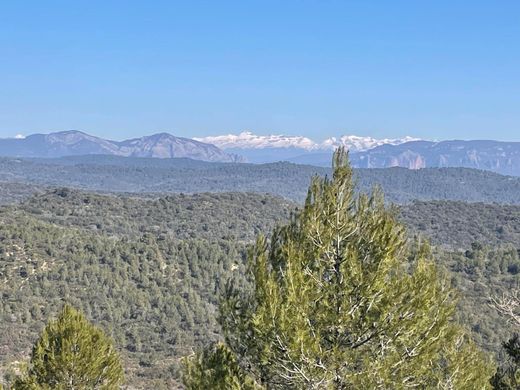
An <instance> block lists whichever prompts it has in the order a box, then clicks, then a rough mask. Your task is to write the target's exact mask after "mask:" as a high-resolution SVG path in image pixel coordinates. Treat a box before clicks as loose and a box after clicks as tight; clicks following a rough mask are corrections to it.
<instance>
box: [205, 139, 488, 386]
mask: <svg viewBox="0 0 520 390" xmlns="http://www.w3.org/2000/svg"><path fill="white" fill-rule="evenodd" d="M414 248H415V249H414ZM249 260H250V282H251V285H252V291H244V290H240V289H236V288H234V287H233V286H232V285H229V286H228V289H227V292H226V296H225V299H224V300H223V303H222V305H221V317H220V321H221V325H222V327H223V329H224V333H225V339H226V344H227V347H228V348H229V349H230V350H231V351H232V352H233V353H234V354H235V356H236V359H237V362H238V363H239V364H240V366H241V368H242V370H243V372H244V375H246V374H247V377H248V378H251V379H254V380H255V382H257V383H262V384H263V385H264V386H265V387H266V388H269V389H277V388H278V389H291V388H292V389H351V388H355V389H369V388H374V389H376V388H379V389H390V388H391V389H400V388H446V389H479V388H486V387H489V384H488V383H489V377H490V375H491V373H490V369H491V367H490V366H489V364H487V361H486V360H484V358H483V357H482V356H481V354H480V352H479V351H478V350H477V349H476V347H475V346H474V345H473V344H472V342H471V341H470V340H469V339H468V336H467V335H466V334H465V332H464V331H463V330H462V329H461V328H460V327H458V326H457V325H456V324H454V323H453V321H452V318H453V313H454V310H455V297H454V295H455V294H454V291H453V290H452V289H451V288H450V286H449V285H448V283H447V282H446V281H445V279H444V278H443V277H442V275H441V273H440V272H439V271H438V270H437V268H436V267H435V265H434V264H433V262H432V259H431V254H430V250H429V247H428V245H427V244H426V243H417V244H416V245H415V247H414V246H413V245H410V243H408V241H407V238H406V232H405V230H404V228H403V226H402V225H401V224H399V223H398V222H397V221H396V216H395V211H394V210H392V209H389V208H387V207H386V206H385V203H384V199H383V196H382V194H381V193H380V192H379V191H374V193H373V194H372V195H371V196H368V195H358V196H356V195H355V194H354V181H353V172H352V169H351V168H350V165H349V163H348V155H347V153H346V152H345V151H344V150H343V149H340V150H338V151H337V152H336V153H335V155H334V160H333V176H332V178H330V179H329V178H319V177H315V178H314V179H313V180H312V182H311V185H310V188H309V192H308V196H307V200H306V202H305V205H304V208H303V210H302V211H301V212H300V213H299V214H297V215H295V216H294V217H293V219H292V221H291V222H290V223H289V224H288V225H287V226H283V227H281V228H279V229H276V230H275V231H274V232H273V234H272V237H271V239H270V240H269V241H268V240H267V239H266V238H264V237H259V238H258V240H257V243H256V246H255V247H254V248H253V249H252V250H251V252H250V255H249ZM204 356H205V355H202V358H204ZM199 358H200V356H199ZM217 371H218V370H217Z"/></svg>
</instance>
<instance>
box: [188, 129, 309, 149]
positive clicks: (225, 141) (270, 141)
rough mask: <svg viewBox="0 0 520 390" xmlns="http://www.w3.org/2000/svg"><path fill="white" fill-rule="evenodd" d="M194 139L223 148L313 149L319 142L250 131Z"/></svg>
mask: <svg viewBox="0 0 520 390" xmlns="http://www.w3.org/2000/svg"><path fill="white" fill-rule="evenodd" d="M193 139H194V140H196V141H200V142H205V143H208V144H213V145H215V146H218V147H219V148H221V149H265V148H298V149H303V150H313V149H317V148H318V144H316V142H314V141H313V140H311V139H310V138H307V137H301V136H292V135H256V134H253V133H252V132H250V131H243V132H242V133H240V134H227V135H217V136H210V137H201V138H193Z"/></svg>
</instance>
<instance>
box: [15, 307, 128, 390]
mask: <svg viewBox="0 0 520 390" xmlns="http://www.w3.org/2000/svg"><path fill="white" fill-rule="evenodd" d="M122 382H123V368H122V366H121V362H120V358H119V355H118V353H117V351H116V350H115V349H114V346H113V344H112V341H111V340H110V339H109V338H108V337H107V336H106V335H105V334H104V333H103V331H102V330H101V329H100V328H98V327H96V326H94V325H92V324H91V323H89V322H88V320H87V319H86V318H85V317H84V316H83V314H82V313H80V312H79V311H77V310H75V309H74V308H72V307H71V306H69V305H65V306H64V307H63V309H62V311H61V313H60V314H59V316H58V318H57V319H56V320H53V321H50V322H49V323H48V324H47V326H46V327H45V329H44V330H43V332H42V333H41V335H40V338H39V339H38V341H37V342H36V344H35V345H34V347H33V350H32V355H31V358H30V362H29V367H28V370H27V373H26V375H24V376H23V377H20V378H18V379H17V380H16V382H15V384H14V386H13V389H14V390H18V389H19V390H25V389H38V390H39V389H42V390H44V389H45V390H46V389H57V390H72V389H74V390H87V389H96V390H98V389H99V390H112V389H119V386H120V385H121V384H122Z"/></svg>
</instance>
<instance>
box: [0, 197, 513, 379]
mask: <svg viewBox="0 0 520 390" xmlns="http://www.w3.org/2000/svg"><path fill="white" fill-rule="evenodd" d="M378 207H379V206H378ZM302 210H304V209H302V205H301V203H294V202H291V201H288V200H286V199H284V198H281V197H277V196H272V195H266V194H264V195H262V194H257V193H237V192H235V193H199V194H193V195H183V194H177V195H175V194H171V195H167V196H160V197H154V196H152V195H149V196H145V197H143V196H135V195H132V194H120V195H110V194H105V195H102V194H95V193H91V192H85V191H80V190H74V189H68V188H57V189H49V190H41V191H39V192H38V193H36V194H34V195H31V196H29V197H27V198H26V199H25V200H23V201H22V202H19V203H14V204H9V205H5V206H2V208H1V209H0V222H1V223H0V279H1V287H0V289H1V294H2V301H1V307H0V316H1V317H0V326H1V332H0V346H1V348H2V354H1V355H0V359H1V367H2V368H1V375H2V378H3V382H4V384H5V385H7V386H8V385H9V384H13V383H14V382H15V380H16V378H17V376H18V375H19V374H20V370H22V367H23V364H24V362H26V361H27V359H28V357H29V355H30V353H31V348H32V346H33V344H34V343H35V342H36V340H37V339H38V336H39V334H40V333H41V332H42V330H43V329H44V327H45V324H46V323H47V322H48V321H49V320H50V319H52V318H55V317H56V316H57V315H58V313H59V312H60V310H61V309H62V307H63V305H64V304H69V305H71V306H72V307H74V308H76V309H78V310H80V311H81V312H82V313H84V315H85V317H86V318H88V319H89V320H90V321H92V322H93V323H94V324H96V325H97V326H99V327H100V328H101V329H102V330H103V331H104V332H105V333H106V334H107V335H108V336H109V337H110V338H111V339H113V342H114V345H115V348H116V350H117V351H118V352H119V353H120V355H121V359H122V362H123V363H122V365H123V367H124V373H125V377H126V383H127V384H129V385H131V386H133V388H151V387H154V388H157V389H169V388H175V387H178V386H181V383H182V382H181V378H182V372H183V358H184V357H186V356H194V355H193V354H194V353H198V352H199V351H202V350H203V349H204V348H211V346H213V345H215V344H214V343H215V342H218V341H222V340H224V336H225V335H224V333H223V328H222V326H223V324H222V321H221V320H219V307H220V305H221V297H222V296H225V294H226V292H229V291H228V290H229V287H230V285H229V283H230V281H232V286H233V288H235V289H239V290H244V291H248V289H250V288H251V280H250V278H249V277H248V276H247V275H248V269H249V266H248V260H247V259H248V250H249V251H250V250H251V247H252V245H254V243H255V239H256V237H257V236H258V235H262V234H263V235H265V236H266V237H267V238H266V239H267V240H270V239H271V235H272V234H273V232H275V233H276V231H277V229H278V228H279V227H280V226H283V225H286V224H287V223H290V221H293V220H294V218H295V216H297V215H299V214H300V213H301V212H302ZM391 213H392V215H395V216H396V218H397V220H399V221H402V222H403V223H404V224H405V225H406V227H407V233H406V235H407V237H408V240H409V242H410V243H413V242H425V241H427V240H429V241H431V249H430V252H431V257H432V258H433V259H435V262H436V265H437V266H438V267H439V272H440V274H442V275H444V276H445V278H446V280H448V281H449V283H450V285H451V286H452V287H453V288H455V289H456V291H457V295H458V303H457V306H456V310H455V314H454V319H455V320H456V321H458V322H459V323H460V324H462V326H463V327H464V329H467V330H468V332H469V334H470V335H471V338H472V339H473V340H475V342H476V345H477V346H478V347H479V348H481V349H482V351H483V353H484V354H485V355H486V356H491V357H492V358H493V360H494V361H495V362H496V363H495V364H505V362H507V360H508V357H507V354H506V353H505V351H504V348H503V347H502V344H503V343H504V342H505V341H507V340H508V339H509V338H510V337H511V336H512V334H513V333H514V332H515V325H514V324H512V323H510V322H508V321H507V319H505V318H504V317H503V316H501V314H500V313H499V311H497V310H496V309H495V308H494V307H493V305H492V302H491V298H492V297H500V296H502V295H503V294H504V293H507V292H508V291H510V290H511V289H513V288H516V287H518V278H519V273H520V258H519V257H520V230H519V229H520V228H519V226H520V224H519V223H518V222H519V218H520V206H513V205H500V204H479V203H466V202H458V201H420V202H412V203H409V204H405V205H401V206H399V207H398V208H393V209H392V208H391ZM208 353H209V352H208ZM220 353H224V354H225V353H226V351H225V350H223V351H220ZM226 356H227V355H226ZM242 358H244V359H245V358H246V357H244V356H242ZM490 364H491V363H490ZM489 367H491V365H490V366H489ZM199 368H200V367H199ZM196 369H197V367H195V368H193V367H192V372H196ZM193 370H194V371H193ZM295 386H296V387H297V388H299V386H300V387H302V386H303V385H301V384H300V385H295ZM244 388H246V387H244Z"/></svg>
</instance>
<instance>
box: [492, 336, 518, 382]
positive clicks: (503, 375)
mask: <svg viewBox="0 0 520 390" xmlns="http://www.w3.org/2000/svg"><path fill="white" fill-rule="evenodd" d="M503 347H504V350H505V352H506V354H507V360H508V362H507V363H506V364H504V365H503V366H502V367H499V368H498V369H497V372H496V373H495V375H494V376H493V378H491V385H492V386H493V389H496V390H515V389H519V388H520V336H519V335H518V334H514V335H513V337H511V338H510V339H509V340H508V341H507V342H505V343H504V344H503Z"/></svg>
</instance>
